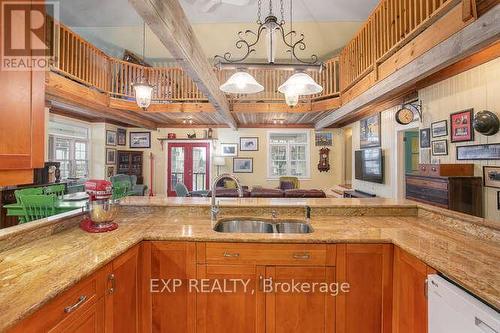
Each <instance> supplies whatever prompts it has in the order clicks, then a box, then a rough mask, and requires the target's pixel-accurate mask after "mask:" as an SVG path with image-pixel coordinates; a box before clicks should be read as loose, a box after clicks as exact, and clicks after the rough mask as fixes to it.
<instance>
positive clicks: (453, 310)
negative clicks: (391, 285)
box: [427, 274, 500, 333]
mask: <svg viewBox="0 0 500 333" xmlns="http://www.w3.org/2000/svg"><path fill="white" fill-rule="evenodd" d="M427 287H428V298H427V299H428V301H427V302H428V312H429V333H450V332H453V333H500V313H499V312H497V311H496V310H495V309H492V308H490V307H489V306H488V305H486V304H484V303H483V302H481V301H480V300H478V299H477V298H475V297H474V296H472V295H470V294H469V293H467V292H466V291H464V290H462V289H461V288H459V287H457V286H456V285H454V284H453V283H451V282H448V281H447V280H445V279H444V278H442V277H440V276H439V275H437V274H432V275H429V277H428V281H427Z"/></svg>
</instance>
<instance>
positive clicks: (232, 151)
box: [220, 143, 238, 157]
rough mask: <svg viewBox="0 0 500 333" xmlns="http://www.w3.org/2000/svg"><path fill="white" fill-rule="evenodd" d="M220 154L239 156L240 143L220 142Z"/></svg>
mask: <svg viewBox="0 0 500 333" xmlns="http://www.w3.org/2000/svg"><path fill="white" fill-rule="evenodd" d="M220 150H221V152H220V156H230V157H236V156H238V144H237V143H221V144H220Z"/></svg>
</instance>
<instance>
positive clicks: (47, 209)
mask: <svg viewBox="0 0 500 333" xmlns="http://www.w3.org/2000/svg"><path fill="white" fill-rule="evenodd" d="M55 202H56V198H55V196H53V195H44V194H28V195H22V196H21V204H22V205H23V209H24V211H25V216H24V221H23V222H20V223H25V222H31V221H34V220H38V219H43V218H45V217H48V216H52V215H55V213H56V209H55Z"/></svg>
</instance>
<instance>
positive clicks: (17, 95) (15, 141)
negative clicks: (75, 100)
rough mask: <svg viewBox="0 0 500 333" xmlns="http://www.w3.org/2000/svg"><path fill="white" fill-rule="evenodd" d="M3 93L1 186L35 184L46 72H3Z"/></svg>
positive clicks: (39, 161) (0, 79) (41, 146)
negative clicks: (34, 175)
mask: <svg viewBox="0 0 500 333" xmlns="http://www.w3.org/2000/svg"><path fill="white" fill-rule="evenodd" d="M6 2H7V1H5V0H1V1H0V6H1V7H0V8H2V9H4V6H3V3H6ZM33 3H34V1H33ZM38 3H39V2H38ZM17 30H21V29H16V30H13V33H14V34H15V33H16V31H17ZM19 33H24V32H23V31H19ZM0 91H2V103H1V104H0V186H6V185H17V184H31V183H32V182H33V169H35V168H42V167H43V162H44V142H45V130H44V127H45V72H44V71H29V70H28V71H21V70H17V71H6V70H0Z"/></svg>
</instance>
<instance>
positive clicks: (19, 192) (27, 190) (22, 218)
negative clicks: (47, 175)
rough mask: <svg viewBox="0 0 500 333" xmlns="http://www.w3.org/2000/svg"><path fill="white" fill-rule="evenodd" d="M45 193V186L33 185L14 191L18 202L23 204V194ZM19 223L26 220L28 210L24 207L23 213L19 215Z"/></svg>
mask: <svg viewBox="0 0 500 333" xmlns="http://www.w3.org/2000/svg"><path fill="white" fill-rule="evenodd" d="M40 194H43V187H31V188H23V189H20V190H15V191H14V196H15V197H16V202H17V203H18V204H20V205H21V206H22V204H21V197H22V196H23V195H40ZM18 220H19V223H24V222H26V212H25V211H24V209H23V215H22V216H18Z"/></svg>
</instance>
